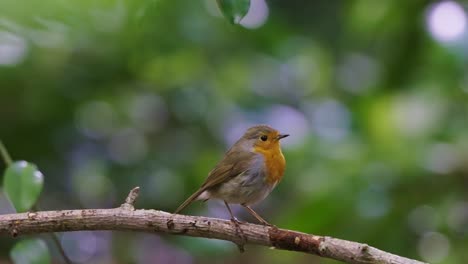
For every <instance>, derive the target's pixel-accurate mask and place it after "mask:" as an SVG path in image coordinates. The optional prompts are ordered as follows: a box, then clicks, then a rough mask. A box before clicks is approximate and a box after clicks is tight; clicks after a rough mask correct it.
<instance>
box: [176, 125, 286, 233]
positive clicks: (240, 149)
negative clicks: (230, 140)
mask: <svg viewBox="0 0 468 264" xmlns="http://www.w3.org/2000/svg"><path fill="white" fill-rule="evenodd" d="M287 136H289V135H287V134H280V133H279V132H278V131H277V130H275V129H273V128H271V127H269V126H266V125H258V126H253V127H251V128H249V129H247V131H246V132H245V133H244V135H243V136H242V137H241V138H240V139H239V140H238V141H237V142H236V143H235V144H234V145H233V146H232V147H231V148H230V149H229V150H228V151H227V152H226V154H225V155H224V157H223V159H222V160H221V161H220V162H219V163H218V164H217V165H216V166H215V167H214V169H213V170H212V171H211V172H210V173H209V174H208V177H207V178H206V180H205V182H204V183H203V184H202V185H201V187H200V188H199V189H198V190H197V191H196V192H195V193H194V194H192V195H191V196H190V197H189V198H188V199H187V200H186V201H185V202H183V203H182V204H181V205H180V206H179V208H177V210H176V211H175V212H174V213H175V214H177V213H179V212H180V211H181V210H183V209H184V208H185V207H186V206H188V205H189V204H190V203H192V202H193V201H195V200H203V201H207V200H209V199H219V200H222V201H224V204H225V205H226V208H227V209H228V211H229V214H230V215H231V221H233V222H234V224H235V225H236V227H237V228H238V229H240V228H239V223H238V221H237V220H236V218H235V217H234V215H233V214H232V211H231V208H230V207H229V204H240V205H241V206H243V207H244V208H245V209H247V211H248V212H249V213H250V214H251V215H252V216H254V217H255V218H256V219H257V220H258V221H259V222H260V223H262V224H264V225H270V226H271V224H269V223H268V222H267V221H265V219H263V218H262V217H261V216H260V215H259V214H257V213H256V212H255V211H254V210H253V209H252V208H251V207H250V205H252V204H254V203H257V202H260V201H261V200H263V199H265V197H267V196H268V194H270V192H271V191H272V190H273V188H275V186H276V185H277V184H278V182H280V181H281V178H282V177H283V173H284V169H285V166H286V161H285V159H284V156H283V153H282V152H281V146H280V139H282V138H285V137H287Z"/></svg>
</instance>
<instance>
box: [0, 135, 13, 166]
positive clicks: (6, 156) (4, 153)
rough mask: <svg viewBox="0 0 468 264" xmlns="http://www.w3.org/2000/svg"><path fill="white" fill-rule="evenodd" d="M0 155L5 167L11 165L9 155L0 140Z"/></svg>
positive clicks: (11, 161)
mask: <svg viewBox="0 0 468 264" xmlns="http://www.w3.org/2000/svg"><path fill="white" fill-rule="evenodd" d="M0 154H1V155H2V158H3V161H4V162H5V164H6V165H7V166H10V165H11V164H12V163H13V160H12V159H11V157H10V154H8V151H7V149H6V148H5V145H3V143H2V141H1V140H0Z"/></svg>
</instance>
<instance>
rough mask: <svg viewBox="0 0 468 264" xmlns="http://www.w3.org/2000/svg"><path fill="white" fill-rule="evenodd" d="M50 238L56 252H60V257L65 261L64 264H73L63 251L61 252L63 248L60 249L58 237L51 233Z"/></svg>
mask: <svg viewBox="0 0 468 264" xmlns="http://www.w3.org/2000/svg"><path fill="white" fill-rule="evenodd" d="M51 238H52V241H53V242H54V244H55V246H56V247H57V249H58V251H59V252H60V255H62V258H63V260H64V261H65V263H66V264H73V262H72V261H71V260H70V259H69V258H68V256H67V254H66V253H65V250H63V247H62V244H60V241H59V238H58V235H57V234H56V233H52V234H51Z"/></svg>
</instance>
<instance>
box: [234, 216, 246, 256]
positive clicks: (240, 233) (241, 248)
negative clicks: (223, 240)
mask: <svg viewBox="0 0 468 264" xmlns="http://www.w3.org/2000/svg"><path fill="white" fill-rule="evenodd" d="M231 222H232V223H233V224H234V226H235V227H236V234H237V235H238V236H239V238H240V240H241V241H240V242H239V243H236V245H237V247H238V248H239V251H240V252H241V253H243V252H244V251H245V249H244V245H245V243H246V241H247V238H246V237H245V234H244V231H242V228H241V227H240V223H241V222H239V220H237V219H236V218H235V217H234V218H231Z"/></svg>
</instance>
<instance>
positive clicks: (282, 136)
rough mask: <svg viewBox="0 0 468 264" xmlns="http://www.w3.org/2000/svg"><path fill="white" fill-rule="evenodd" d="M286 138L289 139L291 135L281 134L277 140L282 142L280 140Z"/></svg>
mask: <svg viewBox="0 0 468 264" xmlns="http://www.w3.org/2000/svg"><path fill="white" fill-rule="evenodd" d="M285 137H289V135H288V134H279V135H278V136H276V139H277V140H280V139H282V138H285Z"/></svg>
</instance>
